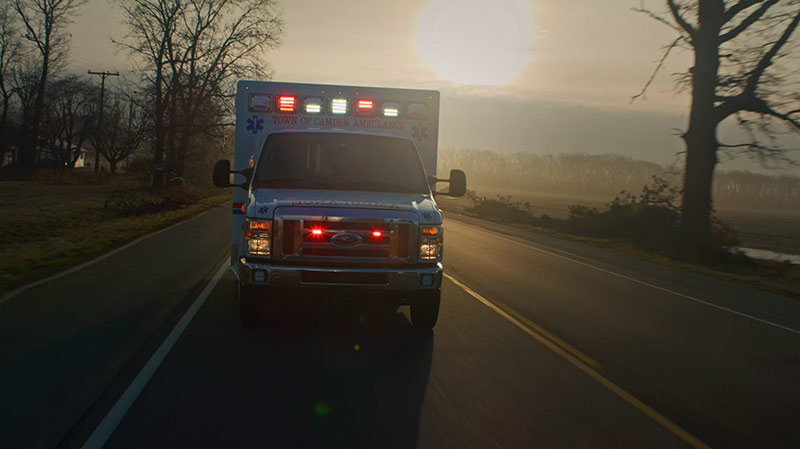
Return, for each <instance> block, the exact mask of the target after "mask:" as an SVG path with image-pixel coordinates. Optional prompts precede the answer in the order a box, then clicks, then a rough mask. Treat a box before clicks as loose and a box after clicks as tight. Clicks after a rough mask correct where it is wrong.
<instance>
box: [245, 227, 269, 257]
mask: <svg viewBox="0 0 800 449" xmlns="http://www.w3.org/2000/svg"><path fill="white" fill-rule="evenodd" d="M244 227H245V229H244V247H245V248H246V249H247V254H248V255H250V256H269V255H270V254H271V247H272V221H271V220H249V219H248V220H245V223H244Z"/></svg>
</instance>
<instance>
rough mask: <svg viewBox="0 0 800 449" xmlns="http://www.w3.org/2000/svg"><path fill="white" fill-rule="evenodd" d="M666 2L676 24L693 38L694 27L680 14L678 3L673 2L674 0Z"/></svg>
mask: <svg viewBox="0 0 800 449" xmlns="http://www.w3.org/2000/svg"><path fill="white" fill-rule="evenodd" d="M667 4H669V10H670V12H672V17H674V18H675V21H676V22H677V23H678V25H680V26H681V28H683V30H684V31H686V32H687V33H688V34H689V36H691V37H692V38H694V33H695V29H694V27H693V26H692V25H691V24H690V23H689V22H687V21H686V19H685V18H684V17H683V16H682V15H681V12H680V10H679V9H678V5H677V4H676V3H675V0H667Z"/></svg>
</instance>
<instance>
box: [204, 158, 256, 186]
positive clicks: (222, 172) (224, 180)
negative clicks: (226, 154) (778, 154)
mask: <svg viewBox="0 0 800 449" xmlns="http://www.w3.org/2000/svg"><path fill="white" fill-rule="evenodd" d="M231 173H235V174H239V175H243V176H244V177H245V178H247V180H246V181H245V182H243V183H242V184H231ZM252 176H253V167H247V168H245V169H244V170H242V171H232V170H231V161H229V160H227V159H220V160H218V161H217V162H216V163H215V164H214V175H213V179H214V185H215V186H217V187H231V186H233V187H241V188H243V189H247V186H248V184H250V178H251V177H252Z"/></svg>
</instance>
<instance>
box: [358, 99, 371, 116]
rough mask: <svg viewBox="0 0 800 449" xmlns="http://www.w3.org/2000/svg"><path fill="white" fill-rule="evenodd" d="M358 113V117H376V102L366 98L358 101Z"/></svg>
mask: <svg viewBox="0 0 800 449" xmlns="http://www.w3.org/2000/svg"><path fill="white" fill-rule="evenodd" d="M356 112H357V113H358V115H375V102H374V101H372V100H367V99H364V98H361V99H359V100H357V101H356Z"/></svg>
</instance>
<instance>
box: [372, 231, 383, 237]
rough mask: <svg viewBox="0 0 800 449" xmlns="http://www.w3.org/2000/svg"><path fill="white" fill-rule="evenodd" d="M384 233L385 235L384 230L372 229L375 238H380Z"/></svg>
mask: <svg viewBox="0 0 800 449" xmlns="http://www.w3.org/2000/svg"><path fill="white" fill-rule="evenodd" d="M382 235H383V232H381V231H372V236H373V237H375V238H379V237H380V236H382Z"/></svg>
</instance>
